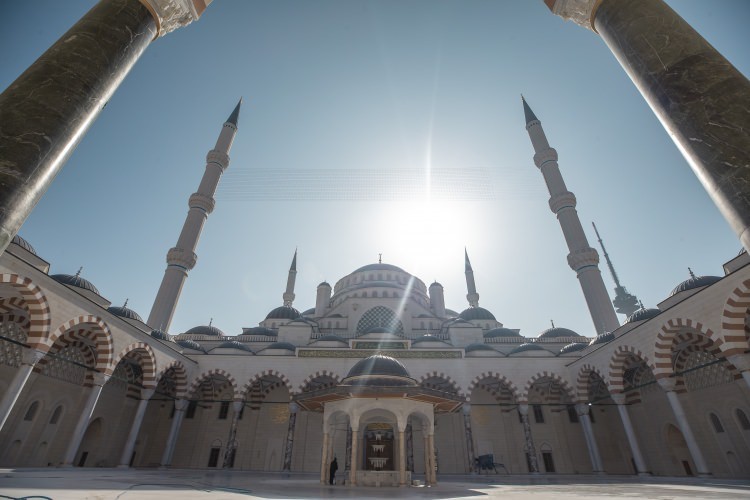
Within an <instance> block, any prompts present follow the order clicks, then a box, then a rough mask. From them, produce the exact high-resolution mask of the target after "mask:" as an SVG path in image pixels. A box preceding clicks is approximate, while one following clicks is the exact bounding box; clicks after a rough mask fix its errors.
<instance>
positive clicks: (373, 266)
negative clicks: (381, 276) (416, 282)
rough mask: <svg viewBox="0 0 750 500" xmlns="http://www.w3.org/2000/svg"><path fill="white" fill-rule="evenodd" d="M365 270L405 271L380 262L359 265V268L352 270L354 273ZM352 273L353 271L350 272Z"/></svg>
mask: <svg viewBox="0 0 750 500" xmlns="http://www.w3.org/2000/svg"><path fill="white" fill-rule="evenodd" d="M365 271H395V272H398V273H405V272H406V271H404V270H403V269H401V268H400V267H397V266H392V265H391V264H382V263H378V264H368V265H366V266H362V267H360V268H359V269H357V270H356V271H354V272H355V273H361V272H365ZM352 274H354V273H352Z"/></svg>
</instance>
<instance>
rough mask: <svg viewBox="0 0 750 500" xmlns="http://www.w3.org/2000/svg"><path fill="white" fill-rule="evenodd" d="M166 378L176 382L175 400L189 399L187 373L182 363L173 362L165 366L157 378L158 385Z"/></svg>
mask: <svg viewBox="0 0 750 500" xmlns="http://www.w3.org/2000/svg"><path fill="white" fill-rule="evenodd" d="M164 377H167V378H170V379H172V381H173V382H174V388H175V394H174V397H175V398H177V399H184V398H186V397H187V371H186V370H185V366H184V365H183V364H182V362H181V361H172V362H171V363H169V364H168V365H167V366H165V367H164V369H162V371H160V372H159V374H158V375H157V376H156V381H157V383H158V382H159V381H161V379H162V378H164Z"/></svg>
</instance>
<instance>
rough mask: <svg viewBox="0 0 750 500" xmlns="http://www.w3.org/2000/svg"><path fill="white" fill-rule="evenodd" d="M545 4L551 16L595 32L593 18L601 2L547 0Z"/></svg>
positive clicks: (592, 0) (590, 0) (598, 0)
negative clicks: (553, 15)
mask: <svg viewBox="0 0 750 500" xmlns="http://www.w3.org/2000/svg"><path fill="white" fill-rule="evenodd" d="M546 3H547V6H548V7H549V8H550V10H551V11H552V13H553V14H555V15H557V16H560V17H562V18H563V19H565V20H566V21H573V22H574V23H576V24H577V25H578V26H583V27H584V28H586V29H589V30H591V31H593V32H596V29H594V17H595V16H596V9H597V8H599V5H600V4H601V3H602V0H547V2H546Z"/></svg>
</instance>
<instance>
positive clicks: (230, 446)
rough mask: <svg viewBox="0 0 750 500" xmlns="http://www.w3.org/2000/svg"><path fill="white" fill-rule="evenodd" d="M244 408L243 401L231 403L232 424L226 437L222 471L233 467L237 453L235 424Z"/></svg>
mask: <svg viewBox="0 0 750 500" xmlns="http://www.w3.org/2000/svg"><path fill="white" fill-rule="evenodd" d="M244 406H245V401H244V400H243V401H232V423H231V425H230V426H229V436H228V437H227V449H226V451H225V452H224V462H223V463H222V465H221V467H222V468H223V469H231V468H233V467H234V458H235V455H236V453H237V423H238V422H239V419H240V414H241V413H242V408H243V407H244Z"/></svg>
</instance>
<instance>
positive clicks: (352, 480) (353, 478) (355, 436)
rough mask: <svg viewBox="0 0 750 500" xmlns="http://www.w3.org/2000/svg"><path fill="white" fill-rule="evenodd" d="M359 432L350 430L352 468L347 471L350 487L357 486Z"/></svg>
mask: <svg viewBox="0 0 750 500" xmlns="http://www.w3.org/2000/svg"><path fill="white" fill-rule="evenodd" d="M358 445H359V432H358V431H356V430H354V429H352V468H351V469H350V470H349V484H351V485H352V486H356V485H357V467H358V466H359V459H358V458H357V454H358V453H359V450H358V449H357V448H358V447H359V446H358Z"/></svg>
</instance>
